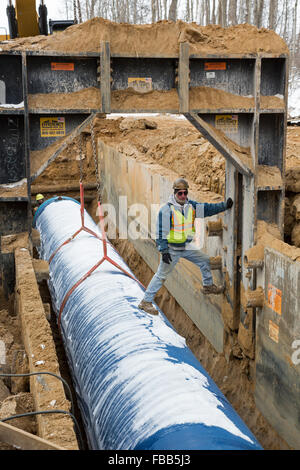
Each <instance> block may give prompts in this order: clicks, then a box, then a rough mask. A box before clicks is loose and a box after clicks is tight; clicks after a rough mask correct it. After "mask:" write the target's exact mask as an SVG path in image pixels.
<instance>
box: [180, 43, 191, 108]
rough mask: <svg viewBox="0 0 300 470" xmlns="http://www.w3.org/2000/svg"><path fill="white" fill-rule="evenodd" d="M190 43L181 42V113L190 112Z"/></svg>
mask: <svg viewBox="0 0 300 470" xmlns="http://www.w3.org/2000/svg"><path fill="white" fill-rule="evenodd" d="M189 71H190V64H189V43H187V42H181V43H180V48H179V62H178V95H179V112H180V113H187V112H188V111H189Z"/></svg>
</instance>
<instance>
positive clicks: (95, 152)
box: [91, 121, 101, 202]
mask: <svg viewBox="0 0 300 470" xmlns="http://www.w3.org/2000/svg"><path fill="white" fill-rule="evenodd" d="M91 139H92V148H93V157H94V163H95V172H96V181H97V194H98V201H99V202H101V182H100V176H99V166H98V158H97V149H96V142H95V132H94V122H93V121H92V122H91Z"/></svg>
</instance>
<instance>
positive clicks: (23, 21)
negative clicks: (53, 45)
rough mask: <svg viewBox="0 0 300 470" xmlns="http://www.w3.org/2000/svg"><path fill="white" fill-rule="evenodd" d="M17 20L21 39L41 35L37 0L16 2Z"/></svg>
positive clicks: (19, 0) (18, 0)
mask: <svg viewBox="0 0 300 470" xmlns="http://www.w3.org/2000/svg"><path fill="white" fill-rule="evenodd" d="M15 8H16V19H17V23H18V35H19V37H26V36H37V35H38V34H40V30H39V22H38V15H37V12H36V9H35V0H16V7H15Z"/></svg>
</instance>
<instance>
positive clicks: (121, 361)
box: [34, 198, 261, 450]
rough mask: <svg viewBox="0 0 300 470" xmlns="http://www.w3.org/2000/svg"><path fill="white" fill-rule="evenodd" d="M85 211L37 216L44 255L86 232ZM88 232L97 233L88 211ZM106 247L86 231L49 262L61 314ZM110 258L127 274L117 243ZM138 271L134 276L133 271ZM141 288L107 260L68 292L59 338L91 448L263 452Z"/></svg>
mask: <svg viewBox="0 0 300 470" xmlns="http://www.w3.org/2000/svg"><path fill="white" fill-rule="evenodd" d="M80 220H81V219H80V205H79V204H78V203H77V201H75V200H73V199H70V198H52V199H50V200H48V201H46V202H45V203H44V204H43V205H42V206H40V208H39V209H38V211H37V212H36V214H35V217H34V225H35V227H36V228H37V229H38V230H39V231H40V234H41V248H40V256H41V257H42V258H43V259H49V258H50V256H51V254H52V253H53V252H54V251H55V249H56V248H57V247H58V246H60V245H61V244H62V243H63V242H64V241H65V240H66V239H67V238H69V237H70V236H71V235H73V234H74V233H75V232H76V231H77V230H78V228H79V227H80V225H81V222H80ZM85 225H86V226H87V227H88V228H90V229H91V230H93V231H94V232H96V233H98V234H99V235H100V236H101V232H100V230H99V229H98V227H97V225H96V224H95V223H94V221H93V220H92V218H91V217H90V216H89V215H88V213H87V212H85ZM102 248H103V247H102V242H101V241H100V240H99V239H97V238H96V237H93V236H92V235H90V234H88V233H86V232H81V233H80V234H79V235H78V236H77V237H76V238H75V239H74V240H73V241H72V242H70V243H69V244H67V245H65V246H64V247H62V248H61V249H60V251H58V252H57V254H56V255H55V256H54V258H53V260H52V262H51V264H50V279H49V289H50V293H51V297H52V302H53V307H54V310H55V312H56V314H57V315H58V312H59V310H60V306H61V304H62V302H63V299H64V297H65V295H66V293H67V292H68V291H69V289H70V288H71V287H72V286H73V285H74V284H75V283H76V282H77V281H78V280H79V279H80V278H81V277H82V276H83V275H84V274H85V273H86V272H87V271H89V269H90V268H91V267H92V266H94V265H95V264H96V262H97V261H99V260H100V259H101V258H102V256H103V249H102ZM108 256H109V257H111V258H112V259H113V260H114V261H116V262H117V263H118V264H119V265H120V266H122V267H123V268H124V269H125V270H127V271H128V272H130V273H131V271H130V270H129V268H128V266H127V265H126V264H125V263H124V261H123V260H122V258H121V257H120V256H119V255H118V253H117V252H116V250H115V249H114V248H113V246H112V245H111V244H108ZM131 274H132V273H131ZM142 297H143V288H142V287H141V286H140V285H139V284H138V282H136V281H135V280H133V279H131V278H129V277H128V276H126V275H125V274H123V273H122V272H121V271H119V270H118V269H117V268H115V267H114V266H113V265H112V264H110V263H108V262H107V261H105V262H104V263H103V264H102V265H101V266H99V267H98V268H97V269H96V270H95V271H94V272H93V274H92V275H91V276H90V277H88V278H87V279H86V280H85V281H84V282H83V283H82V284H80V285H79V287H78V288H77V289H76V290H75V291H74V292H73V293H72V294H71V295H70V297H69V299H68V300H67V302H66V305H65V307H64V310H63V312H62V317H61V333H62V337H63V341H64V346H65V349H66V353H67V357H68V361H69V366H70V370H71V374H72V377H73V381H74V386H75V390H76V393H77V398H78V403H79V406H80V409H81V412H82V416H83V420H84V424H85V429H86V434H87V437H88V440H89V446H90V448H92V449H100V450H162V449H164V450H191V449H199V450H201V449H214V450H218V449H226V450H231V449H235V450H248V449H254V450H257V449H261V446H260V444H259V443H258V442H257V440H256V439H255V437H254V436H253V434H252V433H251V432H250V431H249V429H248V428H247V427H246V425H245V424H244V423H243V421H242V420H241V418H240V417H239V416H238V415H237V413H236V412H235V411H234V410H233V408H232V407H231V405H230V403H229V402H228V401H227V399H226V398H225V397H224V395H223V394H222V393H221V391H220V390H219V389H218V387H217V386H216V384H215V383H214V382H213V380H212V379H211V377H210V376H209V375H208V374H207V372H206V371H205V370H204V369H203V367H202V366H201V364H200V363H199V362H198V361H197V359H196V358H195V356H194V355H193V354H192V352H191V351H190V349H189V348H188V347H187V346H186V343H185V339H184V338H182V337H181V336H180V335H178V334H177V333H176V331H175V330H174V328H173V327H172V325H171V324H170V323H169V322H168V320H167V319H166V317H165V316H164V315H163V313H162V312H161V311H160V310H159V315H157V316H152V315H150V314H147V313H145V312H143V311H141V310H139V309H138V307H137V306H138V304H139V302H140V300H141V298H142Z"/></svg>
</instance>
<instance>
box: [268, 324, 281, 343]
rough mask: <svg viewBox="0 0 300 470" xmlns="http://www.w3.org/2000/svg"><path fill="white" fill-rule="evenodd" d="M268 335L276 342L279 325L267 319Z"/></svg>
mask: <svg viewBox="0 0 300 470" xmlns="http://www.w3.org/2000/svg"><path fill="white" fill-rule="evenodd" d="M269 337H270V338H271V339H272V340H273V341H275V343H278V341H279V326H278V325H276V323H274V322H272V321H271V320H269Z"/></svg>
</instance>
